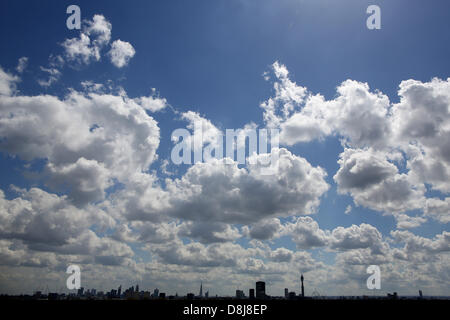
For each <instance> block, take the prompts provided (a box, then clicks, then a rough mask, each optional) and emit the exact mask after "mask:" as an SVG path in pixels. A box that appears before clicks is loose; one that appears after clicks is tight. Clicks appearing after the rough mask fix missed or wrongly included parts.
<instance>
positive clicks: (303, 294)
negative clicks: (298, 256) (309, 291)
mask: <svg viewBox="0 0 450 320" xmlns="http://www.w3.org/2000/svg"><path fill="white" fill-rule="evenodd" d="M300 281H301V282H302V298H303V297H304V296H305V288H304V287H303V274H302V275H301V277H300Z"/></svg>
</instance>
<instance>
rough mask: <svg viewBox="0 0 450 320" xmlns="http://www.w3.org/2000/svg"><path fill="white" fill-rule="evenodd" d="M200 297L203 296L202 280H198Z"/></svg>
mask: <svg viewBox="0 0 450 320" xmlns="http://www.w3.org/2000/svg"><path fill="white" fill-rule="evenodd" d="M199 296H200V297H203V282H200V295H199Z"/></svg>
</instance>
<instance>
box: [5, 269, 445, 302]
mask: <svg viewBox="0 0 450 320" xmlns="http://www.w3.org/2000/svg"><path fill="white" fill-rule="evenodd" d="M303 281H304V277H303V274H302V275H301V276H300V293H299V294H298V295H297V294H296V292H295V291H289V289H288V288H285V289H284V296H269V295H268V294H267V293H266V283H265V282H264V281H257V282H256V283H255V288H249V290H248V296H246V295H245V292H244V290H240V289H237V290H236V294H235V295H234V296H233V297H229V296H218V295H216V296H214V297H211V296H210V295H209V291H206V292H205V293H203V282H200V290H199V293H198V295H195V294H194V293H192V292H190V293H187V294H186V295H185V296H179V295H178V293H175V295H169V296H167V295H166V293H165V292H160V291H159V289H158V288H155V289H154V290H153V292H150V291H144V290H139V289H140V288H139V284H136V286H131V287H129V288H128V289H125V290H122V285H120V286H119V287H118V288H117V289H111V290H110V291H108V292H104V291H97V290H96V289H94V288H93V289H87V290H85V288H84V287H80V288H79V289H78V290H77V292H76V293H75V292H74V293H69V294H65V293H56V292H48V293H47V294H45V293H42V291H36V292H35V293H34V294H33V295H20V296H9V295H0V298H8V297H16V298H20V299H24V300H26V299H30V300H161V299H162V300H164V299H168V300H201V299H230V298H231V299H238V300H243V299H248V300H255V299H257V300H269V299H270V300H281V299H285V300H302V299H343V300H346V299H391V300H396V299H398V298H399V297H398V294H397V292H393V293H392V294H391V293H388V294H387V295H386V296H371V297H369V296H340V297H324V296H321V297H318V296H314V292H313V296H312V297H306V296H305V287H304V283H303ZM403 298H416V299H425V297H424V296H423V294H422V290H419V295H418V296H417V297H403ZM428 298H438V299H450V297H428Z"/></svg>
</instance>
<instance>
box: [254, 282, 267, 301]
mask: <svg viewBox="0 0 450 320" xmlns="http://www.w3.org/2000/svg"><path fill="white" fill-rule="evenodd" d="M265 297H266V283H265V282H264V281H258V282H256V299H264V298H265Z"/></svg>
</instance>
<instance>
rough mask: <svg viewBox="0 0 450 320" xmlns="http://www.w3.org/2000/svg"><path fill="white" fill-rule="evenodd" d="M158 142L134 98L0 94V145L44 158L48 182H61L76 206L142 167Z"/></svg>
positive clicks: (97, 197) (29, 156)
mask: <svg viewBox="0 0 450 320" xmlns="http://www.w3.org/2000/svg"><path fill="white" fill-rule="evenodd" d="M158 145H159V127H158V125H157V122H156V121H155V120H154V119H153V118H152V117H150V116H149V115H148V114H147V113H146V112H145V110H144V109H143V108H142V107H141V106H139V105H138V104H136V103H135V102H134V100H132V99H129V98H128V97H126V96H117V95H112V94H97V93H86V94H83V93H80V92H76V91H72V92H71V93H70V94H69V95H68V96H66V97H65V98H64V99H59V98H57V97H54V96H50V95H41V96H14V97H2V99H0V149H1V150H2V151H4V152H7V153H9V154H11V155H17V156H19V157H21V158H22V159H24V160H26V161H31V160H33V159H37V158H40V159H46V160H47V164H46V172H47V173H48V175H49V183H50V185H51V186H53V187H54V186H58V185H65V187H68V188H69V196H70V197H71V198H72V199H73V201H75V203H77V204H79V205H84V204H86V203H88V202H92V201H98V200H102V199H103V198H104V191H105V189H106V188H107V187H109V186H110V185H111V184H112V183H113V180H114V179H116V180H118V181H120V182H123V183H127V182H129V181H130V180H133V176H134V175H138V174H139V173H141V172H145V171H147V170H148V167H149V165H150V164H151V163H152V162H153V161H154V159H155V158H156V149H157V148H158Z"/></svg>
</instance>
